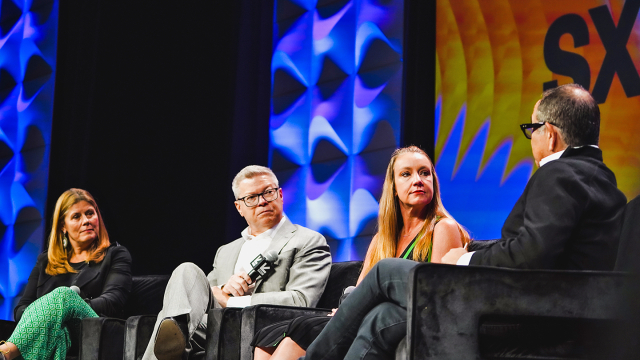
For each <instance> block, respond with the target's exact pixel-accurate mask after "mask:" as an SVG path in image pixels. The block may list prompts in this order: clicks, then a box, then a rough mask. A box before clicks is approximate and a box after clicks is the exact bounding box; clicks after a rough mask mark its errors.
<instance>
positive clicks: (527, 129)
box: [520, 121, 560, 140]
mask: <svg viewBox="0 0 640 360" xmlns="http://www.w3.org/2000/svg"><path fill="white" fill-rule="evenodd" d="M545 123H549V124H551V125H553V126H555V127H557V128H559V127H560V126H558V125H556V124H554V123H551V122H548V121H542V122H537V123H526V124H521V125H520V130H522V133H523V134H524V137H526V138H527V139H529V140H531V135H533V133H534V132H535V131H536V130H538V129H539V128H541V127H542V126H543V125H544V124H545Z"/></svg>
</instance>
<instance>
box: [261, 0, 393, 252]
mask: <svg viewBox="0 0 640 360" xmlns="http://www.w3.org/2000/svg"><path fill="white" fill-rule="evenodd" d="M275 8H276V9H275V12H276V14H275V18H276V23H275V30H274V50H273V56H272V62H271V75H272V84H273V88H272V93H271V95H272V97H271V98H272V108H271V119H270V166H271V167H272V169H273V170H274V171H275V172H276V174H277V176H278V178H279V180H280V183H281V186H282V188H283V192H284V196H283V198H284V210H285V213H286V214H287V216H289V218H290V219H291V221H293V222H294V223H297V224H301V225H304V226H307V227H309V228H311V229H314V230H317V231H319V232H321V233H322V234H323V235H325V237H326V238H327V240H328V242H329V245H330V246H331V249H332V255H333V257H334V261H344V260H350V259H362V258H363V257H364V255H365V252H366V249H367V247H368V245H369V242H370V240H371V237H372V236H373V234H374V233H375V222H376V217H377V213H378V200H379V198H380V195H381V192H382V183H383V181H384V173H385V170H386V166H387V163H388V161H389V158H390V155H391V152H393V150H394V149H395V148H396V147H398V146H399V144H400V127H401V124H400V114H401V104H402V55H403V50H402V39H403V17H404V9H403V8H404V1H402V0H389V1H376V0H350V1H344V0H341V1H336V0H332V1H326V0H325V1H322V0H316V1H311V0H307V1H303V0H277V1H276V6H275Z"/></svg>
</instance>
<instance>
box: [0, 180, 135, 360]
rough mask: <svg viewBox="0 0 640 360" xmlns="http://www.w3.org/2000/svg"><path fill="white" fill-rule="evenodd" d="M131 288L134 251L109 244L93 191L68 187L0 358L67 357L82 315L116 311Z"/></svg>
mask: <svg viewBox="0 0 640 360" xmlns="http://www.w3.org/2000/svg"><path fill="white" fill-rule="evenodd" d="M71 286H74V287H76V291H79V294H78V293H77V292H76V291H74V290H72V289H71ZM130 289H131V255H130V254H129V251H127V249H125V248H124V247H123V246H119V245H112V244H111V243H110V241H109V234H108V233H107V229H106V228H105V226H104V222H103V221H102V215H100V210H99V209H98V205H97V204H96V202H95V200H94V199H93V196H91V194H89V192H87V191H85V190H81V189H69V190H67V191H65V192H64V193H63V194H62V195H61V196H60V197H59V198H58V201H57V202H56V207H55V210H54V213H53V222H52V229H51V234H50V235H49V248H48V250H47V252H44V253H42V254H40V256H38V260H37V262H36V265H35V267H34V268H33V270H32V271H31V275H30V276H29V281H28V283H27V286H26V288H25V291H24V295H23V296H22V298H21V299H20V302H18V305H17V306H16V308H15V310H14V317H15V319H16V321H18V325H17V327H16V329H15V331H14V332H13V334H12V335H11V337H10V338H9V339H8V340H7V341H6V342H4V341H2V342H0V343H1V344H2V345H0V360H11V359H14V358H17V357H19V356H22V358H24V359H25V360H36V359H37V360H49V359H54V360H65V358H66V355H67V350H68V349H69V347H70V346H71V342H75V341H78V340H79V335H80V334H79V331H78V330H79V325H80V322H81V320H82V319H84V318H86V317H97V316H98V314H100V315H105V316H118V315H119V314H120V313H121V311H122V309H123V307H124V304H125V302H126V300H127V297H128V296H129V291H130ZM70 341H71V342H70Z"/></svg>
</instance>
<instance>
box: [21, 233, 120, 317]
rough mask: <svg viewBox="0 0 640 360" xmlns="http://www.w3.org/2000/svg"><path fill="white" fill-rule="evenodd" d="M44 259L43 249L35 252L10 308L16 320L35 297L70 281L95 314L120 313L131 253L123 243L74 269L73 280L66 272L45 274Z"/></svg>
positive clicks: (46, 261)
mask: <svg viewBox="0 0 640 360" xmlns="http://www.w3.org/2000/svg"><path fill="white" fill-rule="evenodd" d="M48 263H49V259H48V257H47V252H46V251H45V252H43V253H42V254H40V255H39V256H38V261H37V262H36V266H34V267H33V270H32V271H31V275H29V281H28V282H27V286H26V287H25V290H24V294H23V295H22V298H21V299H20V301H19V302H18V305H17V306H16V308H15V309H14V311H13V316H14V318H15V320H16V321H19V320H20V318H21V317H22V314H23V313H24V310H25V309H26V308H27V306H29V305H30V304H31V303H32V302H34V301H35V300H36V299H38V298H39V297H41V296H43V295H46V294H48V293H49V292H51V291H53V290H54V289H56V288H58V287H60V286H71V285H76V286H77V287H79V288H80V290H81V292H82V297H83V298H84V299H85V301H87V303H88V304H89V306H91V308H92V309H93V310H94V311H95V312H96V313H97V314H98V315H100V316H111V317H117V316H118V315H120V314H121V313H122V310H123V308H124V304H125V302H126V301H127V298H128V297H129V292H130V291H131V254H129V251H128V250H127V249H126V248H125V247H124V246H120V245H111V246H110V247H109V248H108V249H107V253H106V254H105V256H104V259H103V260H102V261H101V262H99V263H93V262H92V263H90V264H88V265H87V266H86V267H85V268H84V269H83V270H82V271H81V272H80V273H78V275H77V277H76V278H75V281H73V283H74V284H72V280H71V277H69V276H65V275H57V276H51V275H48V274H47V273H46V272H45V269H46V268H47V264H48Z"/></svg>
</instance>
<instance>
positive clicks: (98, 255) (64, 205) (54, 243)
mask: <svg viewBox="0 0 640 360" xmlns="http://www.w3.org/2000/svg"><path fill="white" fill-rule="evenodd" d="M80 201H86V202H88V203H89V204H91V206H93V207H94V208H95V209H96V214H97V215H98V221H99V224H100V229H99V230H98V239H96V240H95V241H94V242H93V244H91V251H90V255H89V257H88V258H87V260H86V261H87V262H90V261H93V262H101V261H102V260H103V259H104V255H105V254H106V252H107V248H108V247H109V246H110V245H111V243H110V241H109V234H108V233H107V228H105V226H104V222H103V221H102V215H101V214H100V209H98V204H96V201H95V200H94V198H93V196H91V194H89V192H88V191H86V190H82V189H69V190H67V191H65V192H63V193H62V195H60V197H59V198H58V201H56V208H55V210H54V211H53V221H52V224H51V234H49V250H48V251H47V255H48V258H49V263H48V264H47V269H46V270H45V271H46V273H47V274H49V275H52V276H55V275H61V274H66V273H75V272H76V270H74V269H73V268H72V267H71V265H69V252H70V250H71V247H70V246H67V248H65V247H64V244H63V241H62V239H63V233H62V227H63V226H64V218H65V216H66V215H67V212H68V211H69V208H71V207H72V206H73V205H75V204H77V203H79V202H80Z"/></svg>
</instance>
